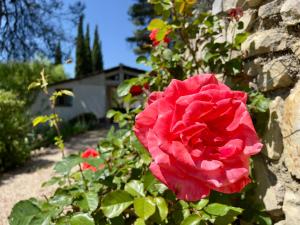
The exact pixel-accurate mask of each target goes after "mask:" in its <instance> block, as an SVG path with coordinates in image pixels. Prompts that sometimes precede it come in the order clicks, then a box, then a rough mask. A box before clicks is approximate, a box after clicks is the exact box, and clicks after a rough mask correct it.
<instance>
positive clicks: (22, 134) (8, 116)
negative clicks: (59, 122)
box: [0, 89, 30, 171]
mask: <svg viewBox="0 0 300 225" xmlns="http://www.w3.org/2000/svg"><path fill="white" fill-rule="evenodd" d="M24 105H25V103H24V101H21V100H18V98H17V95H16V94H14V93H13V92H9V91H4V90H1V89H0V171H3V170H5V169H9V168H13V167H15V166H17V165H19V164H21V163H23V162H24V161H25V160H26V159H27V158H28V157H29V153H30V149H29V144H28V139H27V131H28V128H29V126H28V125H29V124H28V123H27V121H28V118H27V116H26V113H25V107H24Z"/></svg>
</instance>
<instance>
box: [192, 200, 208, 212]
mask: <svg viewBox="0 0 300 225" xmlns="http://www.w3.org/2000/svg"><path fill="white" fill-rule="evenodd" d="M208 202H209V200H208V199H201V200H200V201H199V202H197V203H193V204H192V206H193V208H195V209H197V210H201V209H203V208H204V207H205V206H206V205H207V204H208Z"/></svg>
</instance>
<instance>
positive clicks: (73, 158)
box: [54, 155, 83, 175]
mask: <svg viewBox="0 0 300 225" xmlns="http://www.w3.org/2000/svg"><path fill="white" fill-rule="evenodd" d="M82 162H83V159H82V158H81V157H79V156H78V155H70V156H68V157H66V158H64V159H63V160H62V161H60V162H57V163H56V164H55V166H54V170H55V172H57V173H59V174H62V175H66V174H69V173H70V172H71V170H72V168H74V167H75V166H77V165H79V164H80V163H82Z"/></svg>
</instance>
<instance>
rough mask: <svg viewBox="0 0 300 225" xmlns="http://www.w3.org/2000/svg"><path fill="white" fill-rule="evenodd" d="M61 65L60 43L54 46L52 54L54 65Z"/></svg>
mask: <svg viewBox="0 0 300 225" xmlns="http://www.w3.org/2000/svg"><path fill="white" fill-rule="evenodd" d="M61 64H62V52H61V47H60V42H58V44H57V45H56V48H55V54H54V65H61Z"/></svg>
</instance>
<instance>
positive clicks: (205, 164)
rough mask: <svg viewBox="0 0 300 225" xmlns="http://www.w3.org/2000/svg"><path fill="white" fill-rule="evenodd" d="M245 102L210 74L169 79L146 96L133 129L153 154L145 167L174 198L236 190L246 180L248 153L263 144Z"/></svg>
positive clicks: (257, 149)
mask: <svg viewBox="0 0 300 225" xmlns="http://www.w3.org/2000/svg"><path fill="white" fill-rule="evenodd" d="M246 101H247V95H246V93H244V92H241V91H232V90H230V88H229V87H227V86H226V85H224V84H222V83H221V82H219V81H218V80H217V79H216V78H215V76H214V75H212V74H204V75H197V76H194V77H191V78H189V79H187V80H185V81H179V80H172V82H171V83H170V85H169V86H168V87H167V88H166V90H165V91H164V92H154V93H152V94H151V95H150V97H149V99H148V106H147V107H146V108H145V110H144V111H142V112H141V113H140V114H138V115H137V117H136V123H135V127H134V130H135V133H136V135H137V137H138V139H139V140H140V141H141V143H142V144H143V145H144V146H145V147H146V148H147V149H148V151H149V152H150V154H151V156H152V158H153V162H152V163H151V165H150V170H151V171H152V173H153V174H154V175H155V176H156V177H157V178H158V179H159V180H160V181H161V182H163V183H164V184H166V185H167V186H168V187H169V188H170V189H171V190H172V191H174V192H175V193H176V195H177V197H178V198H179V199H183V200H187V201H196V200H199V199H201V198H204V197H206V196H208V195H209V193H210V190H216V191H219V192H222V193H235V192H239V191H241V190H242V189H243V188H244V187H245V186H246V185H247V184H248V183H249V182H250V179H249V157H250V156H251V155H254V154H256V153H258V152H259V151H260V150H261V148H262V144H261V143H260V141H259V139H258V136H257V134H256V131H255V129H254V127H253V124H252V120H251V117H250V115H249V113H248V111H247V106H246Z"/></svg>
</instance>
